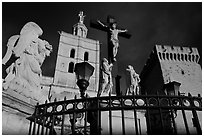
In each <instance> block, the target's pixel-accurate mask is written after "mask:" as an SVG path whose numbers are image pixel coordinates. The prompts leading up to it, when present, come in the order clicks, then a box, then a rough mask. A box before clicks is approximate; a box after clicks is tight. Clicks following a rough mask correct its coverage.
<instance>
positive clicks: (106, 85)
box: [98, 58, 113, 96]
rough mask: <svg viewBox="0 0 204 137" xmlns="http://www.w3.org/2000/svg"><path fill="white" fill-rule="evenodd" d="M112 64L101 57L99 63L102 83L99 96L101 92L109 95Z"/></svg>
mask: <svg viewBox="0 0 204 137" xmlns="http://www.w3.org/2000/svg"><path fill="white" fill-rule="evenodd" d="M112 67H113V64H110V65H109V63H108V60H107V59H106V58H103V60H102V65H101V73H102V84H101V86H100V90H99V93H98V94H99V96H100V95H101V94H105V95H109V93H111V92H112V87H113V82H112V75H111V71H112Z"/></svg>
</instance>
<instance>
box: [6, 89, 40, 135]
mask: <svg viewBox="0 0 204 137" xmlns="http://www.w3.org/2000/svg"><path fill="white" fill-rule="evenodd" d="M36 103H37V101H35V100H33V99H31V98H27V97H25V96H24V95H23V94H19V93H17V92H15V91H13V90H10V89H8V90H6V91H5V90H3V91H2V134H3V135H28V131H29V124H30V123H29V120H27V119H26V118H27V117H29V116H30V115H32V114H33V112H34V108H35V107H34V106H35V105H36Z"/></svg>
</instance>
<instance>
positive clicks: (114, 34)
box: [97, 20, 127, 61]
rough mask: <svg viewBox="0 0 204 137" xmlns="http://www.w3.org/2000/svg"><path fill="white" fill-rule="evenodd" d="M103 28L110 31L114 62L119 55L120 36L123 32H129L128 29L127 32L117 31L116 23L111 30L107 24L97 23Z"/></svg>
mask: <svg viewBox="0 0 204 137" xmlns="http://www.w3.org/2000/svg"><path fill="white" fill-rule="evenodd" d="M97 22H98V23H99V24H100V25H101V26H103V27H105V28H108V29H109V33H110V38H109V43H110V46H111V47H109V48H112V51H113V53H112V57H111V58H112V60H113V61H116V55H117V53H118V48H119V40H118V34H119V33H122V32H127V29H125V30H119V29H117V28H116V27H117V24H116V23H112V24H111V27H110V28H109V27H108V26H106V25H105V24H103V23H102V22H101V21H99V20H98V21H97Z"/></svg>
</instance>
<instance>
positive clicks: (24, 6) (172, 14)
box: [2, 2, 202, 87]
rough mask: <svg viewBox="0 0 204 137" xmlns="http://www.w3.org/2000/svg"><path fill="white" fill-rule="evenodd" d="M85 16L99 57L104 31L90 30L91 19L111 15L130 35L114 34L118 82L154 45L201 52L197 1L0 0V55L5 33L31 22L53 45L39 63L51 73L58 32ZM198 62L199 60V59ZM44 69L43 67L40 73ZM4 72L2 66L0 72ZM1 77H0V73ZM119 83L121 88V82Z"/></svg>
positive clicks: (139, 66)
mask: <svg viewBox="0 0 204 137" xmlns="http://www.w3.org/2000/svg"><path fill="white" fill-rule="evenodd" d="M81 10H82V11H84V13H85V14H86V18H85V24H86V26H87V27H88V29H89V31H88V38H91V39H95V40H99V41H100V42H101V43H102V45H101V57H106V56H107V36H106V33H105V32H102V31H99V30H96V29H93V28H90V26H89V23H90V20H91V19H100V20H102V21H106V17H107V16H108V15H113V16H114V17H115V18H116V19H117V22H118V24H119V26H121V27H123V28H127V29H128V30H129V32H130V33H131V34H132V37H131V38H130V39H125V38H120V49H119V53H118V62H117V70H118V74H120V75H122V76H123V78H122V82H123V83H125V82H124V74H125V67H126V66H127V65H128V64H132V65H133V66H134V68H135V69H136V71H137V72H138V73H140V72H141V70H142V68H143V66H144V64H145V62H146V60H147V58H148V56H149V54H150V52H151V50H152V49H153V46H154V45H155V44H165V45H175V46H192V47H197V48H198V50H199V53H200V55H202V52H201V49H202V3H201V2H200V3H199V2H196V3H178V2H177V3H166V2H165V3H128V2H126V3H125V2H117V3H116V2H108V3H105V2H103V3H102V2H97V3H91V2H87V3H82V2H77V3H74V2H69V3H32V2H29V3H22V2H20V3H11V2H9V3H5V2H3V4H2V56H4V55H5V52H6V43H7V40H8V38H9V37H10V36H12V35H14V34H18V33H19V32H20V29H21V28H22V27H23V25H24V24H25V23H27V22H28V21H33V22H36V23H37V24H38V25H39V26H40V27H41V28H42V29H43V31H44V33H43V35H42V37H41V38H42V39H46V40H47V41H49V42H50V43H51V44H52V45H53V49H54V52H53V53H52V54H51V57H49V58H47V59H46V61H45V63H44V64H43V66H42V69H43V74H44V75H47V76H54V69H55V63H56V53H57V50H58V43H59V34H58V33H57V31H61V30H63V31H65V32H68V33H72V26H73V25H74V24H75V23H77V21H78V20H77V19H78V18H77V15H78V12H79V11H81ZM200 64H201V61H200ZM46 70H49V71H46ZM3 71H4V70H3ZM3 76H4V75H3ZM123 87H124V86H123Z"/></svg>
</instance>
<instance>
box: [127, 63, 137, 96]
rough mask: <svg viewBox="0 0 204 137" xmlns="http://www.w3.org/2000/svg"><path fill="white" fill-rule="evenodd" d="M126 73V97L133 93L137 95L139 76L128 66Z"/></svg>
mask: <svg viewBox="0 0 204 137" xmlns="http://www.w3.org/2000/svg"><path fill="white" fill-rule="evenodd" d="M126 71H127V72H128V73H127V79H126V83H127V93H126V95H132V94H133V92H134V95H136V94H137V95H138V94H139V82H140V77H139V75H138V74H137V73H136V72H135V70H134V68H133V67H132V66H131V65H128V67H127V69H126Z"/></svg>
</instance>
